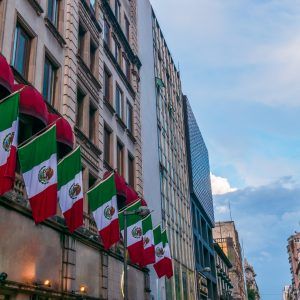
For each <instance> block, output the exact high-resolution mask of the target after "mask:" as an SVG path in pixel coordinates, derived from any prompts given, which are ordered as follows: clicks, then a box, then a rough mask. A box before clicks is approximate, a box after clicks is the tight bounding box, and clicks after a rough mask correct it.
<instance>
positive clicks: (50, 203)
mask: <svg viewBox="0 0 300 300" xmlns="http://www.w3.org/2000/svg"><path fill="white" fill-rule="evenodd" d="M18 153H19V161H20V166H21V171H22V173H23V178H24V182H25V186H26V192H27V195H28V198H29V202H30V205H31V209H32V215H33V218H34V221H35V222H36V223H39V222H42V221H44V220H45V219H47V218H48V217H51V216H53V215H55V214H56V205H57V151H56V126H55V125H54V126H51V127H50V128H49V129H48V130H47V131H45V132H44V133H42V134H40V135H39V136H37V137H36V138H34V139H32V140H31V141H30V142H28V143H27V144H26V145H24V146H22V147H20V148H19V150H18Z"/></svg>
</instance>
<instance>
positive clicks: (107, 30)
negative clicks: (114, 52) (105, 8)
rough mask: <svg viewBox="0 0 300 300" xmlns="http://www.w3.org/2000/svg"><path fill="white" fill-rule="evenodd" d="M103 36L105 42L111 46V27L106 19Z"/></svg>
mask: <svg viewBox="0 0 300 300" xmlns="http://www.w3.org/2000/svg"><path fill="white" fill-rule="evenodd" d="M103 35H104V42H105V43H106V44H107V45H108V46H109V45H110V26H109V24H108V22H107V21H106V20H105V19H104V29H103Z"/></svg>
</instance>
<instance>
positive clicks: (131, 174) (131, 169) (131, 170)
mask: <svg viewBox="0 0 300 300" xmlns="http://www.w3.org/2000/svg"><path fill="white" fill-rule="evenodd" d="M128 184H129V185H130V186H131V187H133V188H134V158H133V157H132V156H131V155H130V154H128Z"/></svg>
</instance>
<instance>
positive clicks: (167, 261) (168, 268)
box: [164, 257, 173, 279]
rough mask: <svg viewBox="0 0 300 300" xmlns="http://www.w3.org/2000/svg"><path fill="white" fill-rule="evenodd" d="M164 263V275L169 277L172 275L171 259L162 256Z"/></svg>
mask: <svg viewBox="0 0 300 300" xmlns="http://www.w3.org/2000/svg"><path fill="white" fill-rule="evenodd" d="M164 261H165V262H164V263H165V275H166V276H167V278H169V279H170V278H171V277H172V276H173V265H172V260H171V259H170V258H167V257H165V258H164Z"/></svg>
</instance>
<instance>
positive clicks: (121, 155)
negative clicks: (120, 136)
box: [117, 142, 124, 175]
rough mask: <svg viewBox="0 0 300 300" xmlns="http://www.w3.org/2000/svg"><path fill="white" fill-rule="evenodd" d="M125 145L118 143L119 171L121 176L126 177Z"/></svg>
mask: <svg viewBox="0 0 300 300" xmlns="http://www.w3.org/2000/svg"><path fill="white" fill-rule="evenodd" d="M123 148H124V147H123V145H122V144H121V143H120V142H117V169H118V173H119V174H120V175H124V151H123Z"/></svg>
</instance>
